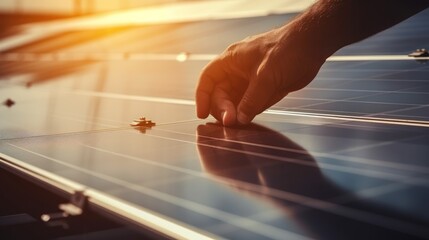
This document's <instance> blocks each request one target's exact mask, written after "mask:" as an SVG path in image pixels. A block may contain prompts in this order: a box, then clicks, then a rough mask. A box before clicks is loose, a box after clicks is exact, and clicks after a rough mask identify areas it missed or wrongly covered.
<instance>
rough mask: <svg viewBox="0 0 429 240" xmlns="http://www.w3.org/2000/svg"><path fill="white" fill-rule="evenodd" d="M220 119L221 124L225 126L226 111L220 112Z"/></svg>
mask: <svg viewBox="0 0 429 240" xmlns="http://www.w3.org/2000/svg"><path fill="white" fill-rule="evenodd" d="M220 117H221V118H222V124H223V125H225V118H226V111H223V112H221V113H220Z"/></svg>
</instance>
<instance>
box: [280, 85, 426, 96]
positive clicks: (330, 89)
mask: <svg viewBox="0 0 429 240" xmlns="http://www.w3.org/2000/svg"><path fill="white" fill-rule="evenodd" d="M414 88H418V87H413V89H414ZM305 90H314V91H332V92H337V91H338V92H343V91H348V92H369V93H392V90H361V89H338V88H312V87H306V88H305V89H302V90H301V92H302V91H305ZM401 93H409V94H427V95H429V93H425V92H423V93H422V92H412V91H401ZM290 97H291V96H288V98H290Z"/></svg>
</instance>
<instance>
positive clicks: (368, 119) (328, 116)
mask: <svg viewBox="0 0 429 240" xmlns="http://www.w3.org/2000/svg"><path fill="white" fill-rule="evenodd" d="M331 112H339V113H347V112H345V111H331ZM265 113H267V114H273V115H284V116H288V115H290V116H302V117H310V118H323V119H333V120H342V121H355V122H366V123H379V124H389V125H403V126H416V127H429V125H428V122H427V121H418V120H408V119H401V118H398V119H392V118H377V117H366V116H353V115H341V114H327V113H317V112H316V113H314V112H304V111H302V112H298V111H288V110H273V109H268V110H266V111H265ZM349 113H350V112H349Z"/></svg>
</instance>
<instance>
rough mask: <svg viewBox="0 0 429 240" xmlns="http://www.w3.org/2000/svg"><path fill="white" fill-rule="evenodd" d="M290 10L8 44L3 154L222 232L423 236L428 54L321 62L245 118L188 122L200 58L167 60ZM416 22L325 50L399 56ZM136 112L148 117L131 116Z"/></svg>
mask: <svg viewBox="0 0 429 240" xmlns="http://www.w3.org/2000/svg"><path fill="white" fill-rule="evenodd" d="M292 15H293V14H292ZM292 15H277V16H268V17H255V18H246V19H232V20H219V21H204V22H194V23H181V24H172V25H166V24H164V25H157V26H140V27H126V28H119V29H100V30H97V31H94V32H92V31H84V30H81V31H75V32H70V33H67V34H64V35H60V36H56V37H52V38H46V39H42V40H41V41H39V42H34V43H31V44H29V45H26V46H22V47H20V48H18V49H15V50H14V51H11V52H6V53H10V54H18V55H16V57H17V59H15V60H2V61H0V101H2V102H3V101H6V100H7V99H11V100H12V101H13V102H14V104H13V105H10V106H6V105H1V106H0V116H1V118H0V152H1V153H2V154H5V155H8V156H11V157H14V158H17V159H19V160H21V161H24V162H26V163H29V164H31V165H33V166H35V167H37V168H41V169H43V170H47V171H49V172H52V173H54V174H56V175H59V176H62V177H65V178H67V179H70V180H72V181H75V182H78V183H80V184H83V185H85V186H87V187H89V188H93V189H96V190H99V191H102V192H103V193H105V194H108V195H110V196H114V197H116V198H119V199H120V200H122V201H124V202H126V203H132V204H134V205H136V206H140V207H142V208H147V209H150V210H152V211H154V212H156V213H159V214H160V215H162V216H165V217H168V218H170V219H174V221H177V222H179V223H185V224H188V225H191V226H193V227H195V228H197V229H202V230H204V231H207V232H210V233H213V234H215V235H218V236H220V237H224V238H231V239H309V238H316V239H366V238H368V239H404V238H405V239H406V238H427V236H429V230H428V229H429V228H428V225H429V217H428V214H427V211H425V209H426V208H427V207H426V203H427V201H428V199H429V197H428V196H429V191H428V186H429V182H428V176H429V162H428V161H427V158H428V157H427V156H429V147H428V146H429V128H428V126H429V122H428V121H429V115H428V113H429V111H428V104H429V97H428V96H429V95H428V94H429V93H428V92H427V91H426V90H427V89H428V86H429V78H428V77H427V73H428V70H429V65H428V64H424V63H422V62H417V61H414V60H406V61H346V62H333V61H328V62H326V63H325V65H324V66H323V67H322V69H321V71H320V73H319V74H318V76H317V77H316V79H315V80H314V81H313V82H312V83H310V84H309V86H308V87H307V88H306V89H304V90H302V91H300V92H296V93H291V94H290V96H288V97H286V98H285V99H283V100H282V101H280V102H279V103H278V104H276V105H275V106H273V108H272V110H277V112H275V113H276V114H275V113H273V112H271V113H270V112H266V113H263V114H261V115H260V116H258V117H257V118H256V119H255V123H254V124H252V125H250V126H247V127H237V128H223V127H221V126H219V125H218V124H217V123H215V122H214V120H213V119H212V118H209V119H207V120H198V119H197V118H196V115H195V103H194V91H195V86H196V84H197V81H198V77H199V74H200V71H201V69H202V68H203V66H204V65H205V64H207V62H208V59H206V60H191V59H185V61H183V62H181V61H177V60H176V55H180V53H182V55H183V54H184V55H187V54H190V56H192V54H217V53H219V52H220V51H222V50H223V49H224V48H225V47H226V46H228V45H229V44H230V43H231V42H233V41H236V40H239V39H242V38H244V37H246V36H247V35H251V34H255V33H258V32H261V31H265V30H269V29H272V28H273V27H274V26H276V25H280V24H282V23H283V22H284V21H287V20H289V19H290V18H291V17H292ZM428 18H429V11H424V12H422V13H421V14H419V15H418V16H416V17H414V18H411V19H409V20H407V21H406V22H404V23H401V24H399V25H397V26H396V27H394V28H392V29H390V30H387V31H385V32H383V33H380V34H378V35H375V36H374V37H372V38H369V39H367V40H365V41H362V42H359V43H356V44H354V45H352V46H349V47H347V48H344V49H342V50H340V51H339V52H338V53H337V55H344V54H347V55H355V54H360V55H377V54H383V55H385V54H402V55H403V54H407V53H409V52H411V51H413V50H414V49H415V48H421V47H422V45H421V44H422V43H424V42H427V40H428V36H429V34H428V31H429V28H428V23H429V21H427V20H428ZM149 53H150V54H154V55H151V56H152V57H153V58H151V59H137V58H133V56H134V57H135V56H136V55H138V54H149ZM161 53H162V54H170V55H171V56H169V57H168V58H167V59H163V58H162V57H163V56H164V57H165V55H160V54H161ZM2 54H3V53H2ZM14 56H15V55H14ZM288 111H293V112H297V113H298V114H296V115H293V114H291V113H290V112H288ZM300 113H301V114H300ZM302 113H312V114H314V115H316V116H314V115H311V116H310V115H305V114H302ZM323 114H328V115H329V116H331V115H341V116H342V117H343V118H335V117H326V115H323ZM140 117H146V118H147V119H150V120H152V121H153V122H155V123H156V125H155V126H153V127H137V128H133V127H131V126H130V125H129V124H130V123H131V122H132V121H133V120H135V119H138V118H140ZM357 117H361V118H360V119H359V118H357ZM371 117H377V118H381V120H383V119H388V120H385V121H384V122H380V123H374V122H371V121H370V120H369V119H370V118H371ZM362 119H363V121H360V120H362ZM392 119H393V120H395V119H396V120H404V119H405V120H414V121H415V120H419V121H421V125H420V126H412V124H411V123H409V122H399V123H398V122H393V121H392ZM358 120H359V121H358Z"/></svg>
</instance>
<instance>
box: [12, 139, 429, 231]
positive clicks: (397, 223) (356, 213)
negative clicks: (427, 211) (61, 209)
mask: <svg viewBox="0 0 429 240" xmlns="http://www.w3.org/2000/svg"><path fill="white" fill-rule="evenodd" d="M12 146H14V147H17V148H20V147H19V146H15V145H12ZM21 150H23V151H28V152H31V153H33V154H35V155H38V156H40V157H43V158H47V159H50V160H52V161H55V162H57V163H58V164H62V165H68V167H71V168H74V169H76V170H78V171H82V172H86V173H88V174H90V175H93V176H96V177H99V178H101V179H104V180H107V181H110V182H114V183H116V184H118V185H123V186H124V187H126V188H131V189H133V190H135V191H139V192H142V193H144V194H149V195H151V196H153V197H156V198H158V199H160V200H164V201H167V202H169V203H172V204H175V205H180V204H184V205H182V206H184V207H186V208H189V209H190V210H193V211H197V212H198V211H202V212H203V214H207V215H209V214H215V216H213V215H209V216H212V217H217V218H220V219H221V220H224V221H226V222H229V223H232V222H231V221H232V220H233V219H235V217H234V218H231V217H233V215H232V214H229V213H226V214H225V212H219V211H218V210H217V209H213V208H208V207H206V206H204V205H200V204H197V203H194V202H190V201H188V200H184V199H180V198H177V197H174V196H171V195H169V194H163V193H160V192H158V191H156V190H152V189H149V188H146V187H143V186H141V185H135V184H133V183H129V182H126V181H123V180H121V179H117V178H114V177H111V176H108V175H105V174H101V173H96V172H92V171H89V170H87V169H84V168H81V167H77V166H74V165H70V164H67V163H65V162H63V161H58V160H56V159H53V158H50V157H48V156H45V155H43V154H39V153H36V152H33V151H31V150H28V149H24V148H21ZM216 181H219V182H222V180H220V179H216ZM235 181H236V180H232V179H227V180H226V182H225V184H231V182H235ZM235 185H236V186H239V185H242V186H243V185H244V186H245V187H244V188H243V189H246V190H251V191H255V192H259V193H261V194H263V195H270V196H273V197H277V198H280V199H285V200H288V201H292V202H296V203H299V204H300V205H304V206H308V207H311V208H315V209H319V210H322V211H327V212H330V213H333V214H336V215H340V216H345V217H347V218H351V219H355V220H358V221H363V222H367V223H370V224H374V225H376V226H380V227H384V228H387V229H391V230H396V231H401V232H404V233H407V234H411V235H413V236H419V237H424V236H427V233H428V230H427V229H425V228H422V227H419V226H416V225H414V224H410V223H408V222H403V221H401V220H397V219H392V218H389V217H384V216H381V215H377V214H373V213H369V212H363V211H361V210H357V209H351V208H348V207H345V206H341V205H337V204H335V203H330V202H326V201H322V200H318V199H313V198H309V197H305V196H303V195H297V194H293V193H289V192H285V191H281V190H276V189H270V191H269V192H266V191H262V192H261V186H260V185H255V184H249V183H245V182H241V181H237V183H236V184H235ZM224 214H225V215H224ZM236 217H237V218H239V219H240V220H244V223H245V224H242V223H243V222H240V221H238V222H235V221H234V222H233V224H234V225H237V226H240V227H244V228H246V227H248V226H249V224H248V223H252V224H250V225H251V226H252V228H251V229H250V230H251V231H255V230H256V229H255V226H258V227H261V225H262V226H263V228H264V229H263V230H264V231H263V233H264V234H268V236H270V235H272V234H273V233H274V234H275V236H276V233H278V234H279V235H278V236H279V237H280V236H286V235H285V234H287V235H289V234H291V237H296V236H297V237H300V235H295V234H294V233H290V232H284V230H281V229H280V232H278V231H275V232H273V230H274V229H276V228H273V227H271V226H268V228H266V227H267V225H265V224H262V223H257V222H254V221H251V220H249V219H247V218H244V219H241V217H239V216H236ZM255 224H256V225H255ZM259 230H261V229H260V228H259V229H258V231H259ZM258 233H261V232H258ZM275 239H277V237H275Z"/></svg>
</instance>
